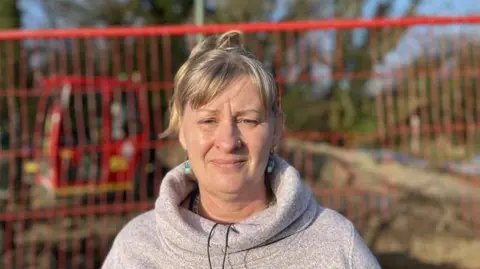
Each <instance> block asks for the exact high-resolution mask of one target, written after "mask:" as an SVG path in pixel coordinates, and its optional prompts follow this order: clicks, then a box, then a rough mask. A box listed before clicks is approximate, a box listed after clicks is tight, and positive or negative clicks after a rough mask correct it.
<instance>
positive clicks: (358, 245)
mask: <svg viewBox="0 0 480 269" xmlns="http://www.w3.org/2000/svg"><path fill="white" fill-rule="evenodd" d="M275 158H276V167H275V170H274V175H273V182H272V189H273V193H274V194H275V197H276V204H275V205H273V206H271V207H269V208H267V209H265V210H263V211H261V212H259V213H257V214H256V215H254V216H251V217H249V218H248V219H246V220H244V221H243V222H241V223H236V224H232V225H222V224H215V223H214V222H212V221H210V220H208V219H205V218H202V217H200V216H198V215H196V214H194V213H192V212H190V211H189V210H187V209H184V208H181V207H179V204H180V203H181V202H182V201H183V200H184V199H185V198H186V197H187V196H188V194H189V193H190V192H191V191H192V189H193V187H194V183H192V182H191V181H190V180H188V179H187V177H186V176H185V175H184V173H183V167H182V166H181V165H180V166H178V167H176V168H174V169H173V170H172V171H170V172H169V173H168V174H167V175H166V176H165V178H164V179H163V181H162V185H161V187H160V195H159V197H158V199H157V200H156V202H155V208H154V209H153V210H151V211H148V212H146V213H143V214H141V215H139V216H137V217H135V218H134V219H133V220H131V221H130V222H129V223H128V224H127V225H125V227H123V229H122V230H121V231H120V232H119V234H118V235H117V237H116V238H115V240H114V242H113V245H112V248H111V249H110V252H109V253H108V255H107V257H106V259H105V261H104V264H103V266H102V269H121V268H129V269H150V268H165V269H166V268H172V269H175V268H242V269H244V268H248V269H253V268H275V269H279V268H292V269H293V268H299V269H307V268H323V269H327V268H357V269H359V268H369V269H376V268H380V266H379V264H378V263H377V260H376V259H375V257H374V256H373V255H372V253H371V252H370V250H369V249H368V247H367V246H366V245H365V244H364V242H363V241H362V238H361V237H360V236H359V234H358V233H357V231H356V230H355V228H354V226H353V225H352V223H351V222H350V221H348V220H347V219H346V218H344V217H343V216H342V215H340V214H339V213H337V212H335V211H333V210H331V209H328V208H324V207H321V206H320V205H318V203H317V201H316V199H315V197H314V196H313V195H312V193H311V192H310V190H309V189H308V187H306V186H305V185H304V184H303V182H302V181H301V180H300V177H299V175H298V172H297V171H296V170H295V169H294V168H293V167H292V166H290V165H289V164H288V163H287V162H286V161H284V160H282V159H280V158H279V157H275ZM210 233H211V237H210V239H209V235H210ZM225 249H226V252H225ZM209 259H210V261H209ZM210 264H211V267H210ZM223 264H224V265H223Z"/></svg>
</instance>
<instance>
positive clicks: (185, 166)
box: [183, 160, 192, 175]
mask: <svg viewBox="0 0 480 269" xmlns="http://www.w3.org/2000/svg"><path fill="white" fill-rule="evenodd" d="M183 170H184V171H185V174H187V175H189V174H191V173H192V168H191V167H190V162H189V161H188V160H186V161H185V162H184V163H183Z"/></svg>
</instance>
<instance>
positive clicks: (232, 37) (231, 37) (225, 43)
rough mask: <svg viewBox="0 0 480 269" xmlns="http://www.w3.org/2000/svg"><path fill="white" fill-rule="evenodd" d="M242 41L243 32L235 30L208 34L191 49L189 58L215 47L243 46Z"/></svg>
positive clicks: (235, 47) (232, 47)
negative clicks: (220, 33)
mask: <svg viewBox="0 0 480 269" xmlns="http://www.w3.org/2000/svg"><path fill="white" fill-rule="evenodd" d="M242 43H243V33H242V32H240V31H237V30H232V31H228V32H226V33H224V34H222V35H220V36H219V35H213V36H209V37H207V38H205V39H204V40H202V41H201V42H200V43H199V44H197V45H196V46H195V47H194V48H193V49H192V51H191V53H190V56H189V58H190V59H191V58H196V57H198V56H200V55H202V54H204V53H206V52H209V51H212V50H215V49H220V50H232V49H239V48H243V46H242Z"/></svg>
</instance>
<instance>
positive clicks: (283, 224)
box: [154, 156, 318, 255]
mask: <svg viewBox="0 0 480 269" xmlns="http://www.w3.org/2000/svg"><path fill="white" fill-rule="evenodd" d="M274 158H275V163H276V165H275V169H274V171H273V177H272V178H273V182H272V190H273V193H274V195H275V198H276V203H275V204H274V205H272V206H270V207H268V208H266V209H264V210H263V211H260V212H258V213H256V214H255V215H253V216H251V217H249V218H247V219H245V220H244V221H242V222H240V223H235V224H233V225H231V228H230V229H231V231H230V235H229V237H228V251H229V252H239V251H244V250H248V249H254V248H257V247H260V246H262V245H266V244H269V243H271V242H274V241H277V240H280V239H282V238H285V237H288V236H290V235H293V234H295V233H298V232H300V231H302V230H303V229H305V228H306V227H307V226H308V225H309V224H310V223H311V222H312V221H313V219H314V218H315V216H316V214H317V211H318V206H317V203H316V201H315V199H314V197H313V195H312V194H311V192H310V191H309V189H308V188H307V187H306V186H305V185H304V184H303V182H302V181H301V179H300V176H299V174H298V172H297V171H296V170H295V169H294V168H293V167H292V166H290V165H289V164H288V163H287V162H286V161H285V160H283V159H281V158H280V157H278V156H274ZM194 186H195V183H194V182H192V181H191V180H190V179H189V178H188V177H187V176H186V175H185V174H184V171H183V166H182V165H179V166H177V167H175V168H174V169H172V170H171V171H170V172H169V173H168V174H167V175H166V176H165V178H164V179H163V181H162V184H161V187H160V193H159V197H158V199H157V201H156V202H155V209H154V211H155V216H156V221H157V232H158V234H159V236H160V237H161V239H162V241H163V242H164V243H165V244H166V245H167V246H168V248H169V249H171V250H172V251H174V252H188V253H190V254H192V255H205V253H206V248H207V239H208V236H209V233H210V231H211V230H212V227H213V226H214V225H215V222H213V221H210V220H208V219H205V218H203V217H201V216H198V215H196V214H194V213H193V212H190V211H189V210H187V209H185V208H183V207H180V206H179V205H180V203H181V202H182V201H183V200H184V199H185V198H186V197H187V196H188V195H189V194H190V192H191V191H192V190H193V188H194ZM227 229H229V228H228V225H221V224H218V225H217V227H215V232H214V234H213V236H212V238H211V243H210V248H211V249H210V252H211V253H212V255H219V254H221V253H223V249H224V248H225V234H226V232H227ZM182 255H185V253H182Z"/></svg>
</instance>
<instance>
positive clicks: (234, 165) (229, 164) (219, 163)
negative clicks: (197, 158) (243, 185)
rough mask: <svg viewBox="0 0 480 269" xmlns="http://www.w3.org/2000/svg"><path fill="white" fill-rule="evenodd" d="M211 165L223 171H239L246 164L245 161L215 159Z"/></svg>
mask: <svg viewBox="0 0 480 269" xmlns="http://www.w3.org/2000/svg"><path fill="white" fill-rule="evenodd" d="M211 163H212V164H213V165H215V166H216V167H218V168H221V169H238V168H240V167H242V166H243V165H244V164H245V163H246V160H245V159H215V160H212V161H211Z"/></svg>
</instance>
